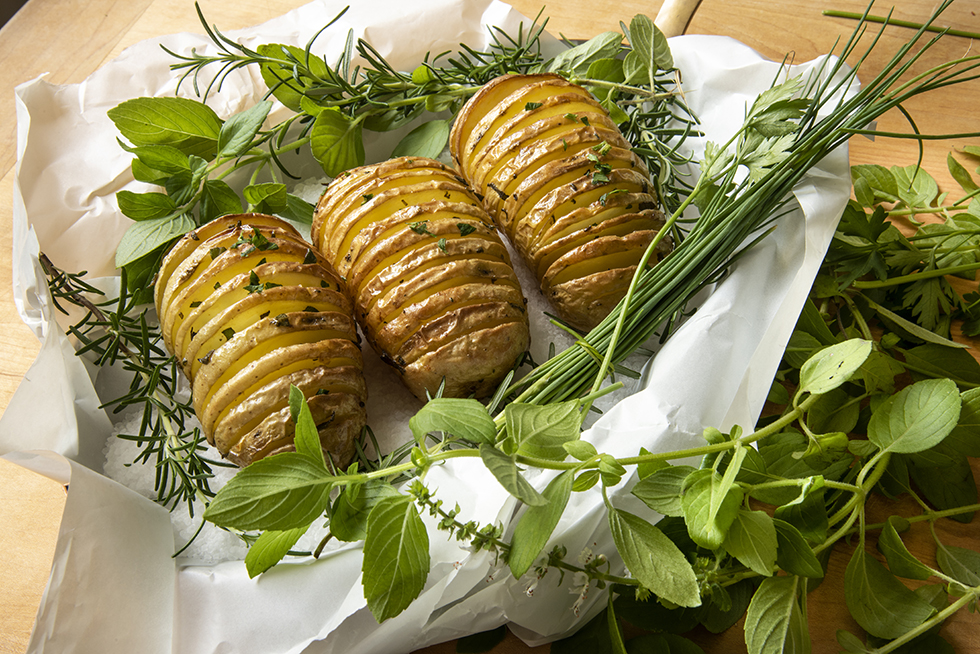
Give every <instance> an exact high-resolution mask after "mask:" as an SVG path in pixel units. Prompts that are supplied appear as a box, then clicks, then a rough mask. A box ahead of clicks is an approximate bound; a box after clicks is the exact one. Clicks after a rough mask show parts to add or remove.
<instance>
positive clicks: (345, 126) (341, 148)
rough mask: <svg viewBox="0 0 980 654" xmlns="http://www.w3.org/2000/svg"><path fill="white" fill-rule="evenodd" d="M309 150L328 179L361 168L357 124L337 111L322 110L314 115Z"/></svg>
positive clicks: (360, 140) (360, 150) (358, 125)
mask: <svg viewBox="0 0 980 654" xmlns="http://www.w3.org/2000/svg"><path fill="white" fill-rule="evenodd" d="M310 148H311V149H312V151H313V157H314V158H315V159H316V160H317V161H318V162H320V166H321V167H322V168H323V171H324V172H325V173H326V174H327V175H329V176H331V177H336V176H337V175H339V174H340V173H342V172H344V171H345V170H349V169H351V168H356V167H357V166H362V165H364V141H363V136H362V129H361V124H360V122H358V121H356V120H353V119H351V118H348V117H347V116H345V115H344V114H342V113H341V112H340V110H338V109H334V108H328V109H324V110H323V111H321V112H320V113H319V114H318V115H317V117H316V119H315V120H314V121H313V129H312V130H311V131H310Z"/></svg>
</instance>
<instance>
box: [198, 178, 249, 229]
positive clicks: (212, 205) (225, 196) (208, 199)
mask: <svg viewBox="0 0 980 654" xmlns="http://www.w3.org/2000/svg"><path fill="white" fill-rule="evenodd" d="M200 211H201V222H202V223H206V222H209V221H212V220H214V219H215V218H218V217H219V216H225V215H228V214H232V213H241V211H242V200H241V198H239V197H238V194H237V193H235V191H233V190H232V188H231V187H230V186H228V185H227V184H226V183H225V182H223V181H221V180H219V179H209V180H207V181H206V182H204V188H203V189H202V193H201V209H200Z"/></svg>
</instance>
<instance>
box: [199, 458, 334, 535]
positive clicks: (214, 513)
mask: <svg viewBox="0 0 980 654" xmlns="http://www.w3.org/2000/svg"><path fill="white" fill-rule="evenodd" d="M329 502H330V476H329V475H327V474H325V473H324V470H323V467H322V466H320V465H318V464H317V463H315V462H314V461H313V460H312V459H311V458H310V457H308V456H304V455H302V454H298V453H296V452H284V453H282V454H274V455H272V456H270V457H266V458H264V459H259V460H258V461H256V462H255V463H252V464H250V465H249V466H248V467H246V468H243V469H242V470H240V471H239V472H238V474H236V475H235V476H234V477H232V478H231V480H230V481H229V482H228V483H227V484H226V485H225V486H224V487H223V488H222V489H221V490H219V491H218V493H217V495H215V496H214V499H212V500H211V504H209V505H208V508H207V509H206V510H205V512H204V518H205V519H206V520H208V521H209V522H213V523H214V524H216V525H218V526H219V527H231V528H233V529H242V530H251V529H262V530H265V529H273V530H282V531H285V530H287V529H294V528H296V527H301V526H303V525H309V524H310V523H311V522H313V520H315V519H316V518H317V516H319V515H320V514H322V513H323V512H324V511H325V510H326V508H327V505H328V503H329Z"/></svg>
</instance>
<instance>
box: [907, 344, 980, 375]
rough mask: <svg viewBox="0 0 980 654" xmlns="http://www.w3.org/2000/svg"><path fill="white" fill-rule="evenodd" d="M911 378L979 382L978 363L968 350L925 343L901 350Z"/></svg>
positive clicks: (979, 366)
mask: <svg viewBox="0 0 980 654" xmlns="http://www.w3.org/2000/svg"><path fill="white" fill-rule="evenodd" d="M902 356H904V357H905V362H906V363H907V364H908V366H909V368H910V370H909V372H910V373H911V374H912V379H914V380H916V381H920V380H922V379H930V378H932V379H952V380H953V381H955V382H956V383H957V384H965V385H972V384H980V363H977V360H976V359H974V358H973V355H972V354H970V351H969V350H963V349H953V348H949V347H943V346H941V345H937V344H933V343H927V344H925V345H920V346H919V347H914V348H912V349H911V350H902Z"/></svg>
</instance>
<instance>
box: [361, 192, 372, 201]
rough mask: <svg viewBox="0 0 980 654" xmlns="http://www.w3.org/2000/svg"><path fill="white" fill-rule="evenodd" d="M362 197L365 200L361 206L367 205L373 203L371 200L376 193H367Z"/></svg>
mask: <svg viewBox="0 0 980 654" xmlns="http://www.w3.org/2000/svg"><path fill="white" fill-rule="evenodd" d="M361 197H362V198H363V200H361V204H367V203H368V202H370V201H371V198H373V197H374V193H365V194H364V195H362V196H361Z"/></svg>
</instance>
